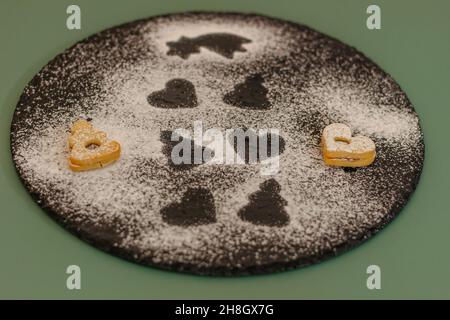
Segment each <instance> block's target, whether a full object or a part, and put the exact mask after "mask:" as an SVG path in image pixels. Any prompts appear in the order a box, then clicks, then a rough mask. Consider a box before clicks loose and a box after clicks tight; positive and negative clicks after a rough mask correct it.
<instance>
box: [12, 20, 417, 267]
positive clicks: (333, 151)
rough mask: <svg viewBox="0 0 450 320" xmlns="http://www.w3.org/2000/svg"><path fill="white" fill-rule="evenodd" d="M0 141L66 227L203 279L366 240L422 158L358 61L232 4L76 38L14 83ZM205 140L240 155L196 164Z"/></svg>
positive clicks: (393, 93) (318, 255) (401, 103)
mask: <svg viewBox="0 0 450 320" xmlns="http://www.w3.org/2000/svg"><path fill="white" fill-rule="evenodd" d="M79 119H91V120H92V121H89V122H85V121H81V122H78V120H79ZM199 123H200V124H201V125H200V126H197V125H196V124H199ZM330 124H333V125H331V126H330V127H327V126H328V125H330ZM341 124H345V125H341ZM72 126H73V128H72ZM69 128H72V133H70V132H68V129H69ZM199 128H200V129H199ZM325 128H326V130H324V129H325ZM250 129H252V130H250ZM269 129H270V132H271V134H269V131H268V130H269ZM272 129H274V130H272ZM98 130H101V132H99V131H98ZM238 132H246V136H245V139H244V138H243V139H241V141H242V143H244V145H243V146H244V147H243V148H241V147H240V146H242V145H238V141H239V139H235V138H233V137H230V134H235V133H238ZM174 133H176V134H175V135H174ZM272 133H274V134H272ZM71 134H72V135H71ZM84 135H87V136H89V139H88V138H86V139H84ZM106 135H107V136H106ZM69 136H70V138H69V140H70V145H71V146H72V151H71V153H72V154H71V155H69V153H70V150H68V149H70V148H68V147H67V140H68V137H69ZM358 136H359V137H358ZM361 137H367V138H370V140H371V141H369V140H367V139H366V138H361ZM207 139H210V140H212V141H210V142H209V143H208V144H205V141H206V140H207ZM110 140H113V141H117V142H120V145H121V147H122V149H121V151H120V159H119V160H118V161H116V162H115V163H114V165H111V166H108V167H107V168H104V169H100V168H98V167H100V166H104V165H106V164H108V163H109V162H110V161H112V160H115V159H117V157H118V154H119V150H120V149H119V145H118V143H114V142H108V141H110ZM247 141H248V142H247ZM251 141H257V144H256V145H255V144H254V143H253V144H251V143H250V142H251ZM264 141H265V142H267V143H268V141H271V142H270V143H272V142H273V141H279V146H278V148H277V147H276V146H275V145H274V147H273V148H272V145H271V146H270V148H269V147H268V146H267V145H265V144H264V143H265V142H264ZM321 141H322V147H321V146H320V143H321ZM91 142H92V143H93V144H94V145H97V147H96V148H94V149H91V147H92V146H89V143H91ZM374 144H375V146H376V150H375V147H374ZM180 146H183V148H181V150H182V152H180ZM218 146H219V148H218ZM86 147H87V148H86ZM94 147H95V146H94ZM222 147H223V148H222ZM11 150H12V156H13V160H14V164H15V166H16V168H17V172H18V174H19V176H20V178H21V179H22V181H23V182H24V185H25V187H26V188H27V190H28V191H29V192H30V194H31V195H32V196H33V198H34V199H35V200H36V202H37V203H38V204H39V206H41V207H42V208H43V209H44V210H45V211H46V212H48V213H49V215H50V216H51V217H52V218H54V219H56V220H57V221H58V222H60V223H61V224H62V225H63V226H64V227H65V228H67V229H68V230H70V231H72V232H73V233H75V234H77V235H78V236H79V237H80V238H81V239H83V240H85V241H87V242H89V243H91V244H93V245H94V246H96V247H98V248H100V249H102V250H105V251H108V252H110V253H112V254H114V255H117V256H120V257H123V258H126V259H129V260H132V261H135V262H137V263H140V264H144V265H147V266H153V267H158V268H164V269H168V270H173V271H181V272H191V273H196V274H218V275H236V274H256V273H268V272H274V271H280V270H285V269H290V268H294V267H300V266H304V265H308V264H312V263H317V262H320V261H323V260H324V259H326V258H328V257H332V256H335V255H337V254H339V253H341V252H343V251H345V250H347V249H350V248H353V247H354V246H356V245H358V244H360V243H361V242H362V241H365V240H367V239H369V238H370V237H371V236H372V235H374V234H375V233H376V232H377V231H378V230H380V229H381V228H382V227H384V226H385V225H386V224H387V223H389V222H390V221H391V220H392V219H393V218H394V217H395V216H396V215H397V214H398V213H399V212H400V210H401V209H402V207H403V206H404V205H405V203H406V201H407V199H408V198H409V197H410V195H411V194H412V193H413V191H414V189H415V187H416V184H417V182H418V180H419V176H420V172H421V170H422V164H423V158H424V144H423V137H422V131H421V128H420V125H419V119H418V116H417V114H416V112H415V111H414V108H413V106H412V105H411V103H410V101H409V100H408V98H407V96H406V95H405V93H404V92H403V91H402V90H401V88H400V87H399V86H398V85H397V83H396V82H395V81H394V80H393V79H392V78H391V77H390V76H389V75H388V74H387V73H385V72H384V71H383V70H381V69H380V68H379V67H378V66H377V65H376V64H375V63H373V62H372V61H370V60H369V59H368V58H367V57H365V56H364V55H363V54H362V53H360V52H358V51H357V50H355V49H354V48H352V47H351V46H348V45H346V44H343V43H342V42H340V41H338V40H336V39H333V38H330V37H328V36H326V35H324V34H321V33H319V32H317V31H314V30H312V29H310V28H308V27H305V26H303V25H299V24H295V23H292V22H287V21H282V20H278V19H273V18H268V17H263V16H259V15H250V14H236V13H186V14H175V15H165V16H159V17H154V18H149V19H145V20H140V21H136V22H132V23H129V24H125V25H121V26H119V27H115V28H112V29H109V30H106V31H103V32H100V33H98V34H96V35H95V36H91V37H89V38H88V39H86V40H83V41H81V42H79V43H77V44H76V45H74V46H73V47H71V48H70V49H68V50H66V51H65V52H63V53H62V54H61V55H59V56H57V57H55V58H54V59H53V60H52V61H51V62H50V63H48V64H47V65H46V66H45V67H44V68H43V69H42V70H41V71H40V72H39V73H38V74H37V75H36V76H35V77H34V78H33V80H31V82H30V83H29V84H28V85H27V87H26V88H25V89H24V92H23V94H22V96H21V99H20V101H19V103H18V105H17V107H16V111H15V114H14V117H13V121H12V125H11ZM96 150H97V151H96ZM217 150H219V151H220V150H225V151H227V150H228V151H229V152H231V154H232V155H233V156H235V155H237V156H236V157H235V158H236V159H240V160H241V161H239V163H238V164H236V163H231V164H230V163H228V162H220V161H213V160H210V161H209V160H205V159H206V158H205V157H204V156H205V154H210V155H214V156H216V155H217V154H220V152H216V151H217ZM252 150H253V151H257V152H258V154H256V155H255V154H252V153H251V151H252ZM100 151H101V152H102V156H100V155H98V154H97V153H98V152H100ZM103 151H105V153H104V154H103ZM228 151H227V152H228ZM253 151H252V152H253ZM375 153H376V154H375ZM174 155H178V156H179V157H178V158H177V159H178V160H179V159H180V158H181V159H184V160H186V161H187V162H189V161H190V163H185V162H184V160H183V161H181V162H180V161H178V160H174ZM68 158H69V159H70V162H69V164H70V165H71V167H72V169H75V170H77V169H79V168H78V166H80V168H83V169H91V168H97V170H85V171H83V172H73V171H72V170H70V169H69V168H68ZM214 160H215V159H214ZM324 161H325V163H324ZM372 161H373V162H372ZM371 162H372V163H371ZM370 163H371V164H370ZM327 164H328V165H331V166H333V167H331V168H330V167H329V166H328V165H327ZM369 164H370V165H369ZM269 165H275V167H274V168H275V169H277V170H272V169H273V168H272V167H266V166H269ZM361 166H364V167H361ZM341 167H342V168H341ZM348 167H354V168H348ZM269 169H270V170H269ZM406 218H408V217H406ZM55 227H56V226H55ZM380 236H382V235H380ZM358 250H365V248H364V246H360V247H359V248H358ZM111 263H114V262H113V261H112V262H111Z"/></svg>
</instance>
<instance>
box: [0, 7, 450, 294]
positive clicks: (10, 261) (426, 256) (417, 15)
mask: <svg viewBox="0 0 450 320" xmlns="http://www.w3.org/2000/svg"><path fill="white" fill-rule="evenodd" d="M69 4H78V5H79V6H80V7H81V10H82V29H81V30H72V31H71V30H67V29H66V25H65V21H66V17H67V15H66V8H67V6H68V5H69ZM369 4H378V5H380V6H381V10H382V29H381V30H376V31H370V30H368V29H367V28H366V18H367V14H366V8H367V6H368V5H369ZM189 10H223V11H227V10H228V11H242V12H257V13H261V14H266V15H270V16H274V17H279V18H284V19H288V20H292V21H297V22H300V23H303V24H306V25H309V26H311V27H313V28H315V29H317V30H319V31H322V32H324V33H326V34H328V35H331V36H334V37H337V38H338V39H340V40H342V41H344V42H346V43H347V44H350V45H352V46H355V47H356V48H358V49H359V50H361V51H362V52H364V53H365V54H366V55H367V56H369V57H370V58H372V59H373V60H374V61H375V62H376V63H378V64H379V65H380V66H381V67H382V68H383V69H385V70H386V71H387V72H389V73H390V74H392V76H393V77H394V78H395V79H396V80H397V82H398V83H399V84H400V85H401V86H402V88H403V89H404V90H405V91H406V93H407V94H408V96H409V98H410V99H411V101H412V103H413V104H414V105H415V107H416V110H417V112H418V113H419V116H420V118H421V123H422V127H423V130H424V133H425V144H426V160H425V167H424V170H423V173H422V178H421V181H420V183H419V186H418V188H417V190H416V192H415V194H414V195H413V197H412V199H411V200H410V201H409V203H408V204H407V206H406V207H405V209H404V210H403V211H402V214H401V215H400V216H399V217H398V218H397V219H395V220H394V221H393V222H392V223H391V224H390V225H389V226H388V227H387V228H386V229H385V230H383V231H382V232H381V233H380V234H378V235H377V236H375V237H374V238H373V239H371V240H370V241H368V242H366V243H364V244H363V245H361V246H360V247H358V248H355V249H353V250H351V251H349V252H348V253H346V254H343V255H341V256H339V257H337V258H333V259H331V260H328V261H326V262H324V263H320V264H318V265H314V266H311V267H307V268H303V269H298V270H293V271H289V272H283V273H278V274H272V275H264V276H248V277H237V278H220V277H200V276H194V275H186V274H177V273H173V272H168V271H161V270H156V269H152V268H148V267H143V266H139V265H135V264H133V263H130V262H127V261H123V260H121V259H119V258H116V257H114V256H111V255H108V254H106V253H103V252H101V251H99V250H97V249H95V248H93V247H91V246H89V245H87V244H85V243H84V242H82V241H80V240H78V239H77V238H76V237H74V236H72V235H71V234H69V233H68V232H66V231H65V230H64V229H63V228H61V227H60V226H59V225H57V224H56V223H55V222H54V221H53V220H51V219H50V218H49V217H48V216H47V215H46V214H45V213H44V212H43V211H42V210H41V209H40V208H39V207H38V206H37V205H36V204H35V203H34V202H33V200H32V199H31V197H30V196H29V195H28V194H27V192H26V190H25V189H24V187H23V186H22V185H21V183H20V181H19V179H18V177H17V175H16V173H15V171H14V168H13V164H12V161H11V155H10V151H9V126H10V121H11V118H12V114H13V111H14V107H15V105H16V103H17V101H18V98H19V96H20V93H21V91H22V90H23V88H24V87H25V85H26V84H27V82H28V81H29V80H30V79H31V78H32V77H33V75H34V74H35V73H37V72H38V71H39V70H40V69H41V68H42V67H43V66H44V65H45V64H46V63H47V62H48V61H49V60H50V59H52V58H53V57H54V56H55V55H57V54H58V53H60V52H62V51H63V50H64V49H66V48H68V47H70V46H71V45H72V44H74V43H75V42H77V41H78V40H81V39H83V38H85V37H86V36H88V35H91V34H94V33H96V32H98V31H100V30H103V29H106V28H109V27H112V26H114V25H117V24H121V23H124V22H128V21H131V20H135V19H138V18H144V17H148V16H153V15H157V14H163V13H170V12H180V11H189ZM449 17H450V1H448V0H441V1H438V0H433V1H418V0H396V1H364V0H340V1H334V0H329V1H324V0H319V1H318V0H311V1H299V0H296V1H282V0H276V1H269V0H268V1H248V0H247V1H244V0H237V1H235V0H226V1H213V0H202V1H193V0H190V1H162V0H160V1H156V0H154V1H148V0H147V1H144V0H142V1H112V0H102V1H99V0H96V1H93V0H85V1H81V0H79V1H77V0H71V1H66V0H54V1H50V0H45V1H44V0H41V1H32V0H29V1H23V0H1V2H0V192H1V193H0V298H147V299H167V298H182V299H185V298H192V299H197V298H211V299H215V298H236V299H241V298H289V299H305V298H307V299H316V298H319V299H320V298H325V299H327V298H344V299H346V298H356V299H362V298H364V299H365V298H368V299H380V298H388V299H389V298H450V288H449V286H450V251H449V243H450V232H449V227H450V215H449V209H448V203H449V200H448V196H449V191H450V183H449V181H450V163H449V159H450V143H449V132H448V130H449V126H450V125H449V120H450V106H449V104H448V102H449V95H450V19H449ZM70 264H76V265H79V266H80V267H81V270H82V289H81V290H72V291H71V290H68V289H66V277H67V275H66V273H65V270H66V267H67V266H68V265H70ZM370 264H376V265H379V266H380V267H381V271H382V289H381V290H368V289H367V287H366V278H367V275H366V268H367V266H368V265H370Z"/></svg>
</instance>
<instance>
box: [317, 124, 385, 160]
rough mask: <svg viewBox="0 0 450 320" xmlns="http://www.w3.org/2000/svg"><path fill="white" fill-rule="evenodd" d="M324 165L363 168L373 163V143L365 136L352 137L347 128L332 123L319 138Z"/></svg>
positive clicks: (374, 154)
mask: <svg viewBox="0 0 450 320" xmlns="http://www.w3.org/2000/svg"><path fill="white" fill-rule="evenodd" d="M321 147H322V154H323V159H324V162H325V164H327V165H330V166H339V167H364V166H368V165H370V164H372V163H373V161H374V160H375V156H376V151H375V149H376V148H375V143H374V142H373V141H372V140H371V139H370V138H368V137H365V136H355V137H353V136H352V131H351V129H350V127H349V126H347V125H345V124H342V123H333V124H330V125H328V126H326V127H325V129H324V130H323V133H322V138H321Z"/></svg>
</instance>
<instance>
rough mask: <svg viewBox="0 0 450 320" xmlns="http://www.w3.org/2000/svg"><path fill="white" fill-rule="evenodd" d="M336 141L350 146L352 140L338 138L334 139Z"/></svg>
mask: <svg viewBox="0 0 450 320" xmlns="http://www.w3.org/2000/svg"><path fill="white" fill-rule="evenodd" d="M334 141H336V142H342V143H345V144H350V140H348V139H346V138H342V137H336V138H334Z"/></svg>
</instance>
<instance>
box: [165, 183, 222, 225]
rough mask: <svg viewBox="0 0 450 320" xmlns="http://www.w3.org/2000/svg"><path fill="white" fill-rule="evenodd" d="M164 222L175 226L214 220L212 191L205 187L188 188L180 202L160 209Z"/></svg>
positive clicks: (214, 210) (200, 223) (201, 223)
mask: <svg viewBox="0 0 450 320" xmlns="http://www.w3.org/2000/svg"><path fill="white" fill-rule="evenodd" d="M161 215H162V219H163V221H164V222H166V223H168V224H171V225H176V226H183V227H188V226H196V225H204V224H209V223H214V222H216V209H215V205H214V197H213V195H212V193H211V192H210V191H209V190H208V189H205V188H189V189H188V190H187V191H186V192H185V193H184V195H183V197H182V199H181V201H180V202H174V203H171V204H169V205H168V206H167V207H164V208H162V209H161Z"/></svg>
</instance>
